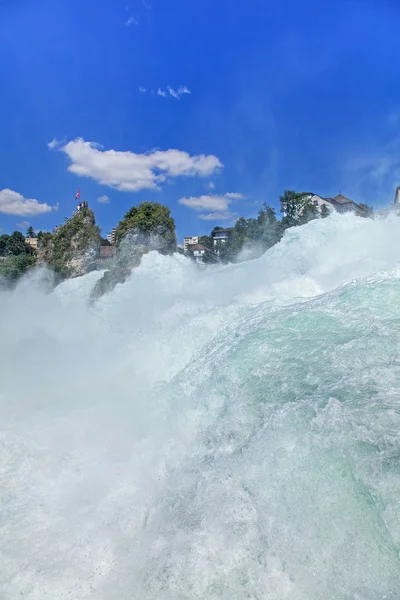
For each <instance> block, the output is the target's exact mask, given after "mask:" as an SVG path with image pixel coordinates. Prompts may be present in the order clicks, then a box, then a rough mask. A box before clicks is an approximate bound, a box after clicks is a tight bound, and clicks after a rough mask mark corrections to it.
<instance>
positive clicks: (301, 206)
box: [280, 190, 318, 229]
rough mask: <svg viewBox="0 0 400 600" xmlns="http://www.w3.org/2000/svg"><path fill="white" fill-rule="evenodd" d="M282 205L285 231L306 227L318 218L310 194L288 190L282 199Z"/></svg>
mask: <svg viewBox="0 0 400 600" xmlns="http://www.w3.org/2000/svg"><path fill="white" fill-rule="evenodd" d="M280 203H281V212H282V213H283V214H284V217H283V219H282V224H283V227H284V229H287V228H288V227H294V226H296V225H304V223H307V222H308V221H311V220H312V219H315V218H316V217H317V216H318V210H317V207H316V206H314V205H313V204H312V202H311V200H310V197H309V194H303V193H298V192H294V191H293V190H286V191H285V192H284V193H283V194H282V196H281V197H280Z"/></svg>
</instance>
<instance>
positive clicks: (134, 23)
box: [125, 17, 139, 27]
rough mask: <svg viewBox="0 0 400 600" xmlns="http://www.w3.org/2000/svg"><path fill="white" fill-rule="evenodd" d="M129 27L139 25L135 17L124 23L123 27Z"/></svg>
mask: <svg viewBox="0 0 400 600" xmlns="http://www.w3.org/2000/svg"><path fill="white" fill-rule="evenodd" d="M131 25H139V21H138V20H137V19H136V18H135V17H129V19H128V20H127V21H125V27H130V26H131Z"/></svg>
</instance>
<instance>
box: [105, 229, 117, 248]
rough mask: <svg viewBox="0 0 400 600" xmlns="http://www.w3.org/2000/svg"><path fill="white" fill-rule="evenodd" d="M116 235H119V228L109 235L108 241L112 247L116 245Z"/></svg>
mask: <svg viewBox="0 0 400 600" xmlns="http://www.w3.org/2000/svg"><path fill="white" fill-rule="evenodd" d="M116 234H117V228H116V227H113V228H112V230H111V233H107V240H108V241H109V242H110V244H112V245H114V244H115V236H116Z"/></svg>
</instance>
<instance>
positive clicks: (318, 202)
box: [309, 194, 335, 212]
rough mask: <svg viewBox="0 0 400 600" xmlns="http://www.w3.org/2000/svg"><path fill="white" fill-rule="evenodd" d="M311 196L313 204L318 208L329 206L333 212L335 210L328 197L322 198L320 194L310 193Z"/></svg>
mask: <svg viewBox="0 0 400 600" xmlns="http://www.w3.org/2000/svg"><path fill="white" fill-rule="evenodd" d="M309 197H310V200H311V202H312V204H313V205H314V206H316V207H317V208H319V209H321V208H322V207H323V206H327V207H328V208H329V210H330V211H331V212H333V211H334V210H335V209H334V207H333V206H332V203H331V202H330V201H329V200H327V199H326V198H321V196H318V194H310V196H309Z"/></svg>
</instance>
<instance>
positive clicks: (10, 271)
mask: <svg viewBox="0 0 400 600" xmlns="http://www.w3.org/2000/svg"><path fill="white" fill-rule="evenodd" d="M35 264H36V260H35V257H34V256H32V255H29V254H19V255H14V256H9V257H8V258H6V259H5V260H1V261H0V277H4V278H5V279H8V280H9V281H16V280H17V279H19V277H21V275H23V274H24V273H26V272H27V271H29V269H32V268H33V267H34V266H35Z"/></svg>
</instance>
